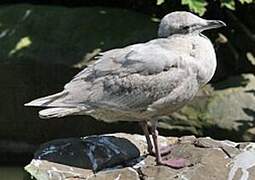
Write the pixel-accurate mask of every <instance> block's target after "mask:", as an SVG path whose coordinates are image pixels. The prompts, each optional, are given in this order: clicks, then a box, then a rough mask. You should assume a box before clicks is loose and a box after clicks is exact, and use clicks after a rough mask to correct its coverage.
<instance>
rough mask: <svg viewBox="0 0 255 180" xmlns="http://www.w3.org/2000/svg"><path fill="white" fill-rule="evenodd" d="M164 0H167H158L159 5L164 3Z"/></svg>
mask: <svg viewBox="0 0 255 180" xmlns="http://www.w3.org/2000/svg"><path fill="white" fill-rule="evenodd" d="M164 2H165V0H157V5H158V6H159V5H161V4H163V3H164Z"/></svg>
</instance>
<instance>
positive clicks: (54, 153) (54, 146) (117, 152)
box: [34, 135, 140, 171]
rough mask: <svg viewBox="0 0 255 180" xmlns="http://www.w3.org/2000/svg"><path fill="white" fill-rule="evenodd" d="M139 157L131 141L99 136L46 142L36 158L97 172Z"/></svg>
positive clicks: (36, 154)
mask: <svg viewBox="0 0 255 180" xmlns="http://www.w3.org/2000/svg"><path fill="white" fill-rule="evenodd" d="M139 156H140V152H139V149H138V148H137V147H136V146H135V145H134V144H133V143H131V142H130V141H129V140H128V139H124V138H119V137H114V136H103V135H100V136H89V137H85V138H67V139H58V140H53V141H50V142H47V143H45V144H43V145H42V146H41V147H40V148H39V150H38V151H37V152H36V153H35V157H34V159H40V160H47V161H50V162H55V163H60V164H64V165H69V166H74V167H79V168H84V169H91V170H93V171H98V170H101V169H105V168H110V167H113V166H115V165H119V164H123V163H124V164H125V162H127V161H129V160H132V159H135V158H137V157H139Z"/></svg>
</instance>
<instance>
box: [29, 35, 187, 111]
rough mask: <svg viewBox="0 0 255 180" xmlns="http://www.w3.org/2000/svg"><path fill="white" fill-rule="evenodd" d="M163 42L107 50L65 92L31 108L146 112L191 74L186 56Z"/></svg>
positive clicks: (35, 103)
mask: <svg viewBox="0 0 255 180" xmlns="http://www.w3.org/2000/svg"><path fill="white" fill-rule="evenodd" d="M162 41H165V40H164V39H163V40H162V39H158V40H153V41H150V42H148V43H143V44H136V45H132V46H128V47H126V48H122V49H114V50H110V51H107V52H105V53H103V54H102V55H101V57H99V60H98V61H97V62H96V63H94V64H92V65H90V66H88V67H87V68H86V69H84V70H83V71H81V72H80V73H79V74H77V75H76V76H75V77H74V79H73V80H72V81H70V82H69V83H68V84H66V85H65V89H64V91H63V92H61V93H58V94H56V95H52V96H48V97H44V98H40V99H38V100H35V101H32V102H31V103H28V105H32V106H33V105H35V106H40V105H43V106H49V107H86V108H87V109H90V108H91V109H93V108H97V107H105V108H118V109H123V110H126V109H128V110H130V109H132V110H142V109H146V108H147V107H149V106H150V105H152V104H153V103H155V102H157V101H158V100H160V99H162V98H164V97H166V96H167V95H168V94H169V93H171V91H173V90H174V89H176V88H177V87H178V86H180V84H181V83H182V82H183V81H184V80H185V79H186V78H187V77H188V76H189V74H190V73H189V71H187V69H186V67H187V65H185V62H186V61H185V59H186V54H181V55H180V54H179V53H176V52H175V51H174V50H171V49H167V48H165V47H163V46H162V45H161V44H162V43H163V44H164V42H162ZM76 110H77V109H75V111H76Z"/></svg>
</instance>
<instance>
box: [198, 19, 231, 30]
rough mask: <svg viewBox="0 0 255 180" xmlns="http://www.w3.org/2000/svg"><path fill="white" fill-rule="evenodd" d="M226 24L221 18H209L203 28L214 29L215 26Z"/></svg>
mask: <svg viewBox="0 0 255 180" xmlns="http://www.w3.org/2000/svg"><path fill="white" fill-rule="evenodd" d="M223 26H226V24H225V23H224V22H223V21H220V20H207V21H206V24H205V25H203V27H202V28H203V30H206V29H214V28H220V27H223Z"/></svg>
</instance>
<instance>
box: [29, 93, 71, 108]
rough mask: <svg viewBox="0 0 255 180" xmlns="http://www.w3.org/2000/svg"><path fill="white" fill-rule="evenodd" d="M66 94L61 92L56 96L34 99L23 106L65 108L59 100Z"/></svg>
mask: <svg viewBox="0 0 255 180" xmlns="http://www.w3.org/2000/svg"><path fill="white" fill-rule="evenodd" d="M67 94H68V92H66V91H62V92H60V93H57V94H53V95H50V96H46V97H42V98H39V99H35V100H33V101H31V102H29V103H26V104H24V105H25V106H41V107H54V106H61V107H62V106H67V105H66V104H63V103H62V102H61V100H62V99H63V97H65V96H66V95H67Z"/></svg>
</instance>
